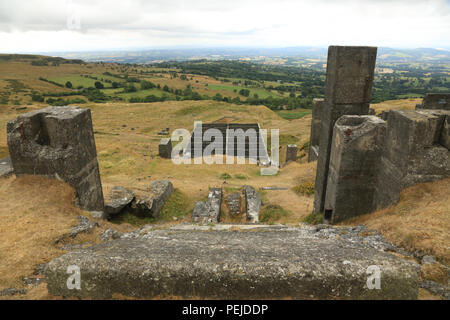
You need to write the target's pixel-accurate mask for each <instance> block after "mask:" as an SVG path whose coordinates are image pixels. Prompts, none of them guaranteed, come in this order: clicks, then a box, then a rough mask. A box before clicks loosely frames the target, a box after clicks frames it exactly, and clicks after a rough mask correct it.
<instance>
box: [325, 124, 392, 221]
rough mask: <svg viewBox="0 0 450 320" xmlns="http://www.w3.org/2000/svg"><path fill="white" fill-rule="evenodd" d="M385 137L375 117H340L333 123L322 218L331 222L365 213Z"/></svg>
mask: <svg viewBox="0 0 450 320" xmlns="http://www.w3.org/2000/svg"><path fill="white" fill-rule="evenodd" d="M385 136H386V122H385V121H383V120H381V119H379V118H378V117H376V116H342V117H340V118H339V119H338V120H337V121H336V124H335V126H334V131H333V139H332V146H331V158H330V167H329V173H328V182H327V191H326V198H325V211H324V218H325V219H326V220H327V221H328V222H331V223H335V222H340V221H342V220H345V219H348V218H351V217H354V216H358V215H362V214H365V213H369V212H371V211H372V209H373V208H372V203H373V196H374V191H375V186H376V183H377V172H378V164H379V162H380V157H381V153H382V150H383V145H384V140H385Z"/></svg>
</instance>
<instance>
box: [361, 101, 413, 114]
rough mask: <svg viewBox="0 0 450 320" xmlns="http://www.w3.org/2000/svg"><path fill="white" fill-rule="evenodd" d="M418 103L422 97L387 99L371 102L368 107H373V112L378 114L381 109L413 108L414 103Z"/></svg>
mask: <svg viewBox="0 0 450 320" xmlns="http://www.w3.org/2000/svg"><path fill="white" fill-rule="evenodd" d="M418 103H422V99H402V100H389V101H384V102H380V103H376V104H371V105H370V107H371V108H373V109H375V112H376V113H377V114H379V113H381V112H382V111H388V110H391V109H398V110H415V109H416V104H418Z"/></svg>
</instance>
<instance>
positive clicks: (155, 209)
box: [130, 180, 173, 219]
mask: <svg viewBox="0 0 450 320" xmlns="http://www.w3.org/2000/svg"><path fill="white" fill-rule="evenodd" d="M148 191H149V192H148V194H145V195H136V197H135V198H134V200H133V201H132V202H131V205H130V210H131V211H132V212H133V213H134V214H137V215H142V216H147V217H152V218H155V219H156V218H158V217H159V214H160V212H161V209H162V208H163V207H164V204H165V203H166V201H167V199H168V198H169V197H170V195H171V194H172V193H173V185H172V182H170V181H169V180H156V181H152V182H151V183H150V187H149V190H148Z"/></svg>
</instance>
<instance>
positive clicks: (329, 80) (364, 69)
mask: <svg viewBox="0 0 450 320" xmlns="http://www.w3.org/2000/svg"><path fill="white" fill-rule="evenodd" d="M376 56H377V48H376V47H345V46H330V47H329V48H328V62H327V74H326V81H325V100H324V102H323V107H322V108H321V109H320V110H321V116H320V122H321V126H320V139H319V150H320V152H319V157H318V162H317V174H316V183H315V194H314V211H315V212H324V207H325V194H326V190H327V180H328V168H329V163H330V153H331V144H332V143H331V142H332V136H333V127H334V124H335V122H336V121H337V119H339V117H341V116H343V115H367V114H368V112H369V102H370V96H371V90H372V84H373V78H374V70H375V60H376Z"/></svg>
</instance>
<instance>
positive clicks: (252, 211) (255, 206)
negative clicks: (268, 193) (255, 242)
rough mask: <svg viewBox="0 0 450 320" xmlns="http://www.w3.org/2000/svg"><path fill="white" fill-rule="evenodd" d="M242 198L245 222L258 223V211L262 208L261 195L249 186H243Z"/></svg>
mask: <svg viewBox="0 0 450 320" xmlns="http://www.w3.org/2000/svg"><path fill="white" fill-rule="evenodd" d="M244 197H245V211H246V219H247V221H249V222H251V223H258V222H259V211H260V210H261V206H262V202H261V195H260V194H259V192H258V191H256V190H255V188H253V187H251V186H244Z"/></svg>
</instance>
